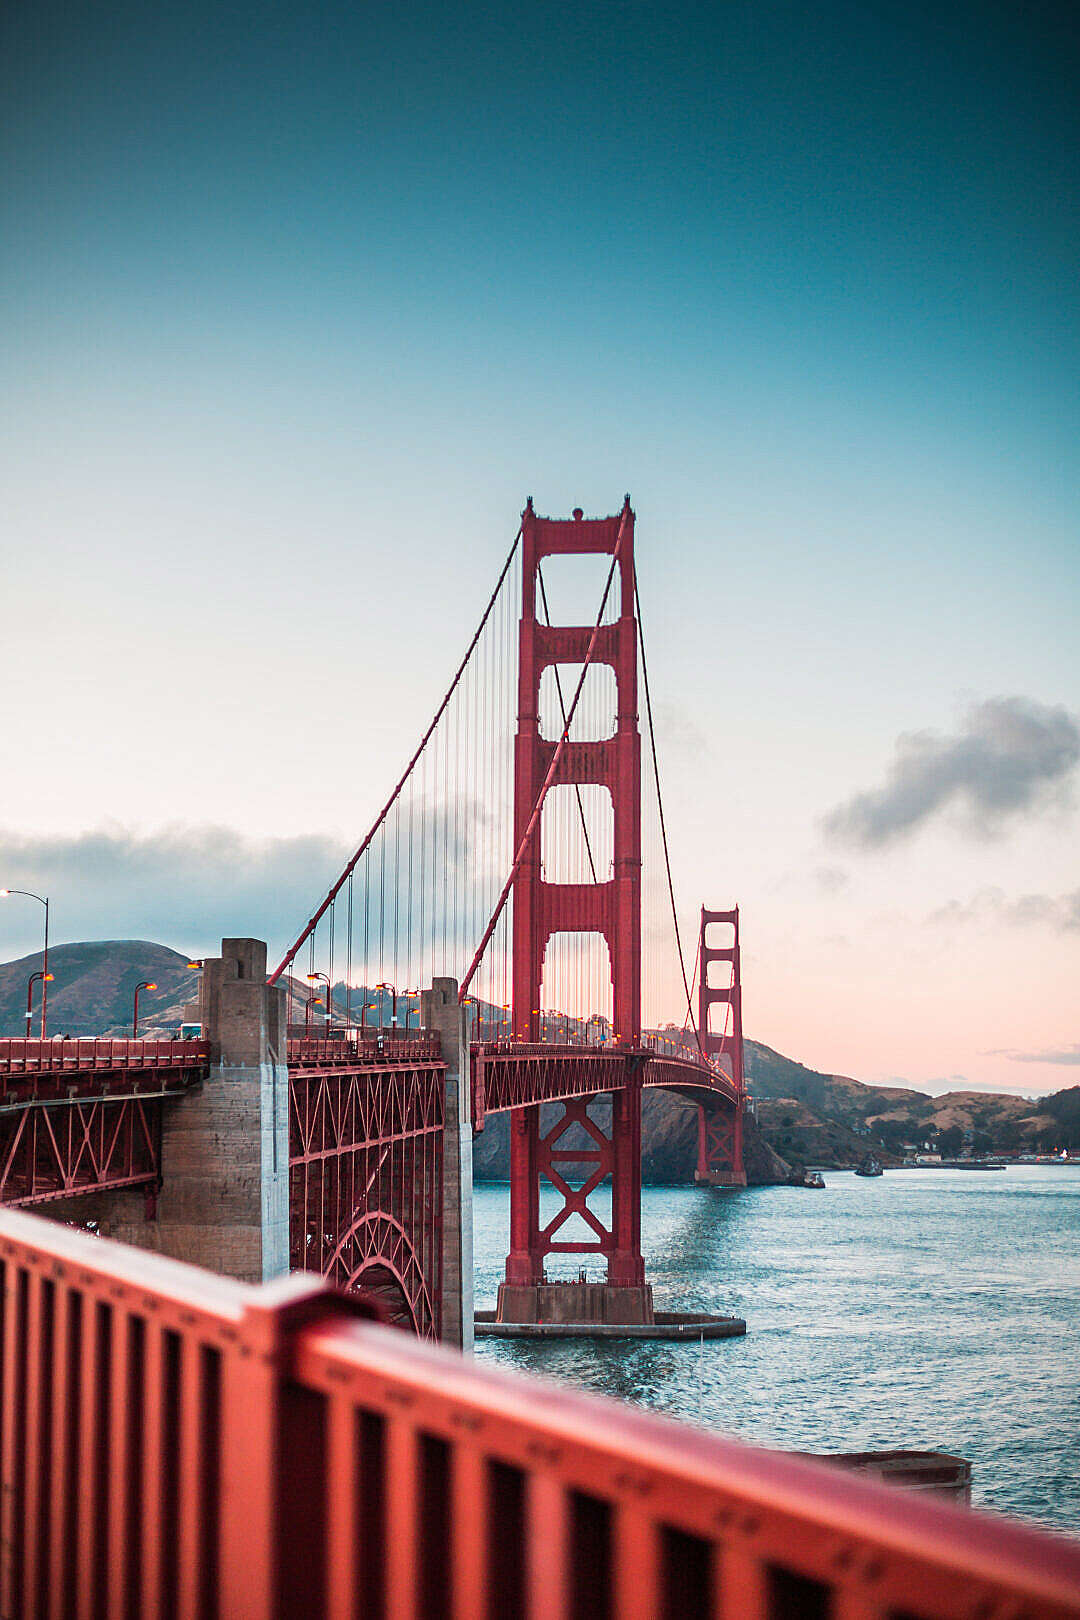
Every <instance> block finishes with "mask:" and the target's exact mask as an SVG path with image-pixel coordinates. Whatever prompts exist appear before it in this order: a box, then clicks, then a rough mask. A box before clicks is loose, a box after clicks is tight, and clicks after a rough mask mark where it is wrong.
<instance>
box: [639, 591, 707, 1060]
mask: <svg viewBox="0 0 1080 1620" xmlns="http://www.w3.org/2000/svg"><path fill="white" fill-rule="evenodd" d="M634 611H635V613H636V615H637V627H638V646H639V647H640V649H641V681H642V686H643V687H644V689H645V715H646V719H647V720H648V725H649V748H650V751H651V753H652V766H653V777H654V779H655V782H656V804H657V809H658V811H659V813H660V838H661V841H662V843H663V846H664V866H665V869H666V871H667V886H668V894H669V896H670V898H671V920H672V923H673V924H674V927H675V949H676V953H677V955H678V958H679V971H680V973H681V974H682V982H683V989H684V990H685V991H686V1011H687V1015H688V1016H689V1019H690V1027H691V1029H692V1030H693V1032H694V1039H695V1041H696V1042H697V1048H698V1051H699V1052H700V1053H701V1057H702V1061H703V1062H707V1061H708V1059H707V1058H706V1057H705V1048H704V1047H703V1046H702V1044H701V1033H700V1031H699V1029H698V1027H697V1020H696V1019H695V1017H694V1011H693V991H692V990H691V988H690V984H689V981H688V980H687V977H686V960H685V958H684V956H683V946H682V935H681V932H680V929H679V913H678V908H677V906H676V904H675V884H674V882H673V880H672V876H671V855H670V853H669V851H668V837H667V823H666V822H665V820H664V800H663V795H662V794H661V791H660V763H659V759H658V756H657V752H656V731H655V729H654V727H653V712H652V697H651V695H650V692H649V666H648V663H647V661H646V658H645V630H644V627H643V625H642V622H641V597H640V595H639V593H638V582H637V567H636V565H635V567H634ZM685 1027H686V1025H685V1024H684V1025H683V1028H684V1029H685Z"/></svg>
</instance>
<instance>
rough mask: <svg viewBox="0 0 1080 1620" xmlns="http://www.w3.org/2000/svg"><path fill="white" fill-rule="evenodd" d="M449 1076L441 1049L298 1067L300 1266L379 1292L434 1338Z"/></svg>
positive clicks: (292, 1126)
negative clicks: (411, 1056)
mask: <svg viewBox="0 0 1080 1620" xmlns="http://www.w3.org/2000/svg"><path fill="white" fill-rule="evenodd" d="M305 1044H308V1043H305ZM328 1044H330V1045H337V1044H338V1043H334V1042H331V1043H328ZM415 1044H416V1045H417V1046H418V1047H419V1046H420V1045H421V1043H419V1042H417V1043H415ZM425 1044H426V1049H428V1050H430V1049H431V1047H432V1045H433V1046H434V1050H435V1051H436V1052H437V1050H438V1041H437V1040H436V1041H434V1043H432V1042H427V1043H425ZM445 1073H446V1070H445V1065H444V1064H443V1063H441V1062H440V1061H438V1060H437V1059H435V1058H432V1057H428V1058H427V1060H426V1061H421V1060H419V1059H417V1060H415V1061H406V1060H403V1061H400V1062H394V1063H392V1064H386V1063H384V1064H382V1065H381V1066H376V1065H374V1064H371V1065H362V1064H357V1063H356V1062H355V1060H353V1061H352V1062H342V1063H341V1065H340V1066H337V1067H333V1068H321V1069H316V1068H312V1069H311V1070H307V1069H303V1068H299V1067H296V1068H293V1067H290V1072H289V1183H290V1187H289V1198H290V1218H289V1233H290V1250H291V1254H290V1259H291V1264H292V1267H293V1269H294V1270H300V1269H303V1270H305V1271H315V1272H319V1273H321V1274H322V1275H323V1276H324V1277H329V1278H331V1279H332V1280H333V1281H335V1282H337V1283H339V1284H340V1285H341V1286H342V1287H345V1288H349V1289H356V1288H362V1289H363V1290H364V1291H365V1292H367V1293H371V1294H375V1295H376V1296H377V1297H378V1298H380V1299H381V1301H382V1303H383V1305H384V1307H385V1308H386V1310H387V1313H388V1314H389V1316H390V1318H391V1320H392V1321H395V1322H397V1323H398V1324H399V1325H400V1326H402V1327H407V1328H410V1329H411V1330H412V1331H413V1332H414V1333H417V1334H419V1335H420V1337H422V1338H429V1339H435V1338H438V1336H439V1330H440V1325H441V1317H442V1148H443V1099H444V1094H445Z"/></svg>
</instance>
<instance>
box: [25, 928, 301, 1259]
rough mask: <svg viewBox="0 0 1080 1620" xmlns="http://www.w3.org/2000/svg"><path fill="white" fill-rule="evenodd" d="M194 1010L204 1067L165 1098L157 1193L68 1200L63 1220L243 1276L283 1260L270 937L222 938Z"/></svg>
mask: <svg viewBox="0 0 1080 1620" xmlns="http://www.w3.org/2000/svg"><path fill="white" fill-rule="evenodd" d="M200 1012H201V1018H202V1026H203V1039H204V1040H208V1041H209V1042H210V1046H211V1068H210V1074H209V1076H208V1078H207V1079H206V1080H204V1081H203V1083H202V1084H201V1085H198V1086H195V1087H193V1089H192V1090H191V1091H189V1092H187V1093H186V1094H185V1095H184V1096H183V1097H177V1098H174V1099H173V1100H171V1101H168V1102H166V1103H164V1104H163V1106H162V1110H161V1114H162V1118H161V1175H162V1185H161V1191H160V1193H159V1194H158V1197H157V1200H156V1206H157V1207H156V1212H155V1213H154V1214H152V1215H151V1214H148V1213H147V1210H146V1202H145V1199H144V1197H143V1194H142V1191H141V1189H136V1190H135V1192H131V1191H128V1190H127V1189H124V1188H119V1189H116V1190H114V1191H109V1192H103V1193H91V1194H88V1195H84V1196H82V1197H79V1198H71V1199H64V1200H62V1201H60V1202H58V1203H55V1204H48V1205H45V1206H43V1209H44V1210H45V1211H47V1212H48V1213H49V1214H50V1215H52V1216H54V1217H55V1218H56V1219H58V1220H65V1219H74V1220H79V1221H85V1220H96V1221H97V1223H98V1228H99V1230H100V1231H101V1233H102V1235H103V1236H104V1237H112V1238H116V1239H117V1240H118V1241H119V1242H121V1243H131V1244H134V1245H135V1246H136V1247H137V1248H140V1249H153V1250H155V1251H156V1252H157V1253H159V1254H167V1255H171V1256H172V1258H173V1259H175V1260H187V1261H189V1262H190V1263H191V1264H192V1265H196V1266H205V1267H206V1268H207V1270H209V1271H217V1272H220V1273H222V1274H223V1275H225V1276H227V1277H237V1278H239V1279H240V1280H241V1281H242V1282H253V1283H258V1282H268V1281H269V1280H270V1279H271V1278H272V1277H280V1276H284V1275H285V1274H286V1273H287V1272H288V1269H289V1068H288V1056H287V1051H286V1045H285V991H284V990H283V989H278V988H277V987H276V986H275V987H274V988H271V987H270V986H269V985H268V984H267V983H266V946H265V945H264V944H263V942H262V941H261V940H257V939H224V940H222V942H221V956H220V957H218V958H212V959H210V960H208V961H207V962H206V965H205V967H204V969H203V980H202V990H201V997H200Z"/></svg>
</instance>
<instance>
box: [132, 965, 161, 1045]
mask: <svg viewBox="0 0 1080 1620" xmlns="http://www.w3.org/2000/svg"><path fill="white" fill-rule="evenodd" d="M156 989H157V985H156V984H155V983H154V981H153V979H140V980H139V982H138V984H137V985H136V986H135V1010H134V1012H133V1013H132V1015H131V1038H132V1040H133V1041H135V1040H138V1038H139V991H140V990H156Z"/></svg>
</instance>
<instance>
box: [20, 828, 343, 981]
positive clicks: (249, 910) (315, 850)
mask: <svg viewBox="0 0 1080 1620" xmlns="http://www.w3.org/2000/svg"><path fill="white" fill-rule="evenodd" d="M350 853H351V852H350V851H348V850H346V848H345V846H344V845H343V844H340V843H338V842H336V841H335V840H333V839H330V838H321V837H298V838H273V839H264V840H257V839H250V838H245V837H244V836H243V835H242V834H241V833H238V832H236V831H234V830H233V829H231V828H228V827H218V826H204V827H185V826H175V827H167V828H165V829H164V830H162V831H160V832H157V833H151V834H148V835H141V834H137V833H134V832H131V831H129V830H128V829H126V828H123V827H106V828H103V829H100V830H98V831H94V832H86V833H81V834H78V835H76V836H74V837H69V838H64V837H59V838H34V837H28V836H26V835H23V834H18V833H10V832H0V882H3V883H4V884H5V885H7V886H9V887H12V888H22V889H34V890H37V891H38V892H39V893H42V894H45V893H47V894H48V895H49V897H50V905H51V912H52V919H51V920H52V926H53V930H54V937H55V938H56V939H58V940H60V939H102V938H114V939H115V938H144V939H145V938H149V939H157V940H160V941H161V942H162V943H166V944H176V945H178V946H181V947H186V948H189V949H192V950H202V949H203V948H204V947H206V948H210V947H212V946H213V945H214V944H215V942H216V941H217V940H219V939H220V938H221V936H222V935H226V934H240V935H245V934H252V935H256V936H258V937H260V938H263V939H266V938H275V939H279V940H280V938H281V936H282V933H283V932H287V931H288V930H289V929H290V928H291V927H292V926H293V925H294V924H300V923H302V922H303V920H304V914H305V911H306V908H308V907H309V906H310V905H311V902H312V900H313V899H314V898H316V897H317V896H318V894H319V892H320V890H324V891H325V889H326V887H327V884H328V882H329V881H330V880H331V879H332V877H333V875H334V874H335V872H337V871H340V869H341V867H342V866H343V865H344V864H345V861H346V860H347V859H348V856H349V854H350ZM10 905H11V902H7V901H6V902H4V907H5V910H4V911H3V913H0V925H2V927H3V933H2V934H0V940H2V941H3V943H4V945H5V946H6V945H7V943H8V941H9V940H10V939H12V937H13V933H14V931H15V930H16V929H18V928H20V926H26V927H28V928H29V929H30V930H36V929H37V919H36V917H34V916H32V915H30V916H27V915H25V914H24V913H23V911H22V909H21V908H20V910H19V911H16V910H15V909H14V907H12V909H11V910H10V911H9V910H8V909H7V907H8V906H10ZM34 909H35V910H36V909H37V908H34ZM23 937H24V936H20V938H23ZM31 940H32V942H36V934H34V933H32V934H31ZM4 954H10V952H8V951H5V952H4Z"/></svg>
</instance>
